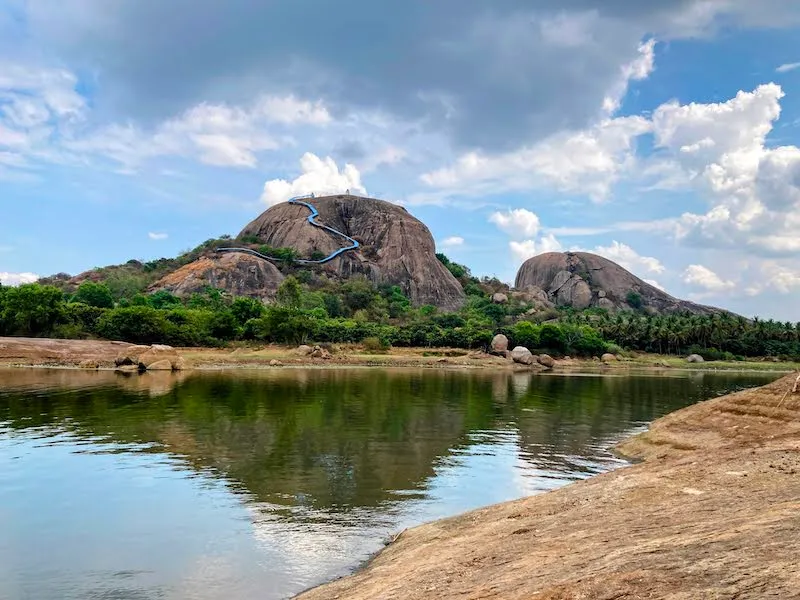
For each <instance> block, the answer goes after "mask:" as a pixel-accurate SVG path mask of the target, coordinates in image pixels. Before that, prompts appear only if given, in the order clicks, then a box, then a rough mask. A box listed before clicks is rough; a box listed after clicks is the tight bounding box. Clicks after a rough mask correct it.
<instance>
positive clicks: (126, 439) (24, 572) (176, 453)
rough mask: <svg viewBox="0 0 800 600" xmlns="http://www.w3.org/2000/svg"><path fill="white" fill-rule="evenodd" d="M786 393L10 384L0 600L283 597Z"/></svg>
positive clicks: (105, 376) (513, 382)
mask: <svg viewBox="0 0 800 600" xmlns="http://www.w3.org/2000/svg"><path fill="white" fill-rule="evenodd" d="M775 377H776V376H773V375H759V374H752V375H733V374H727V375H726V374H710V373H692V374H681V375H675V376H670V377H665V376H622V377H601V376H535V375H527V374H507V373H501V374H486V373H462V372H451V371H444V372H435V371H425V372H419V371H401V370H398V371H378V370H358V369H350V370H288V369H287V370H269V371H262V372H242V371H237V372H232V373H230V372H229V373H204V374H192V375H186V374H181V375H172V374H148V375H143V376H132V377H126V376H121V375H116V374H114V373H94V372H92V373H88V372H86V373H84V372H74V371H33V370H25V371H23V370H15V371H2V370H0V598H3V599H12V600H16V599H26V600H28V599H30V600H39V599H42V600H51V599H56V598H58V599H63V600H72V599H76V600H77V599H80V600H84V599H98V600H99V599H103V600H111V599H114V600H116V599H131V600H145V599H156V598H157V599H175V600H177V599H180V600H186V599H202V600H217V599H226V600H227V599H237V600H249V599H259V600H270V599H274V598H285V597H287V596H289V595H291V594H293V593H295V592H298V591H301V590H302V589H304V588H306V587H308V586H311V585H313V584H316V583H320V582H322V581H325V580H327V579H330V578H332V577H334V576H337V575H341V574H345V573H347V572H348V571H349V570H351V569H352V568H354V567H356V566H358V565H359V563H361V562H362V561H363V560H365V559H366V558H368V557H369V555H370V554H371V553H373V552H374V551H376V550H378V549H379V548H380V547H381V545H382V544H383V542H384V541H385V540H386V538H387V537H388V536H389V535H391V534H392V533H395V532H397V531H399V530H401V529H403V528H404V527H407V526H410V525H414V524H418V523H421V522H424V521H429V520H432V519H436V518H439V517H443V516H448V515H452V514H456V513H459V512H463V511H465V510H468V509H472V508H476V507H479V506H484V505H487V504H492V503H495V502H500V501H503V500H509V499H512V498H518V497H520V496H524V495H528V494H533V493H537V492H541V491H544V490H549V489H553V488H555V487H558V486H561V485H564V484H566V483H568V482H570V481H574V480H577V479H582V478H585V477H589V476H591V475H593V474H595V473H600V472H603V471H607V470H609V469H612V468H614V467H616V466H618V465H620V464H621V461H620V460H618V459H616V458H614V457H613V456H612V455H611V454H610V453H609V451H608V447H609V446H610V445H612V444H613V443H614V442H615V441H616V440H619V439H620V438H622V437H625V436H627V435H628V434H630V433H631V432H633V431H637V430H640V429H642V428H644V427H645V426H646V424H647V423H648V422H649V421H651V420H652V419H654V418H656V417H659V416H661V415H663V414H665V413H667V412H670V411H672V410H675V409H677V408H680V407H683V406H686V405H688V404H691V403H693V402H696V401H698V400H702V399H706V398H710V397H713V396H716V395H720V394H723V393H726V392H728V391H731V390H735V389H741V388H744V387H749V386H754V385H761V384H764V383H766V382H768V381H771V380H772V379H775Z"/></svg>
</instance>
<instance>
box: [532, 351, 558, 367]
mask: <svg viewBox="0 0 800 600" xmlns="http://www.w3.org/2000/svg"><path fill="white" fill-rule="evenodd" d="M536 362H538V363H539V364H540V365H542V366H543V367H547V368H548V369H552V368H553V367H554V366H556V361H555V360H553V357H552V356H550V355H549V354H540V355H539V356H537V357H536Z"/></svg>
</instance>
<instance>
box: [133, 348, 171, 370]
mask: <svg viewBox="0 0 800 600" xmlns="http://www.w3.org/2000/svg"><path fill="white" fill-rule="evenodd" d="M179 358H180V357H179V356H178V352H177V351H176V350H175V348H173V347H172V346H165V345H163V344H153V345H152V346H150V347H149V348H148V349H147V350H146V351H145V352H143V353H142V354H140V355H139V368H140V369H146V370H152V366H153V364H155V363H159V362H162V361H167V362H169V365H170V366H169V368H170V370H172V368H173V365H174V364H176V363H177V362H178V359H179Z"/></svg>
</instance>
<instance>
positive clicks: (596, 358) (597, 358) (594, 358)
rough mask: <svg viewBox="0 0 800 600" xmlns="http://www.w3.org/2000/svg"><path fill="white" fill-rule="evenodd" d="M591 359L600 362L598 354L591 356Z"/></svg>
mask: <svg viewBox="0 0 800 600" xmlns="http://www.w3.org/2000/svg"><path fill="white" fill-rule="evenodd" d="M592 360H593V361H594V362H600V357H599V356H593V357H592Z"/></svg>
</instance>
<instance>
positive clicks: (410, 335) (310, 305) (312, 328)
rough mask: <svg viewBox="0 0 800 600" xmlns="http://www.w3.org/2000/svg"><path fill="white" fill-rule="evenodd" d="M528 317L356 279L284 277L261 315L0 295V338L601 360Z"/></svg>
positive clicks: (164, 297) (515, 310) (480, 301)
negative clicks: (517, 352) (514, 350)
mask: <svg viewBox="0 0 800 600" xmlns="http://www.w3.org/2000/svg"><path fill="white" fill-rule="evenodd" d="M464 276H465V277H469V275H468V274H467V273H465V274H464ZM471 283H474V282H471ZM528 308H529V307H528V305H526V304H524V303H520V302H517V301H514V300H511V301H509V303H508V304H506V305H499V304H495V303H492V302H491V300H490V299H489V297H488V294H486V293H483V292H480V293H477V292H475V293H473V294H471V295H469V296H468V301H467V303H466V305H465V306H464V308H463V309H461V310H460V311H458V312H442V311H439V310H437V309H436V307H433V306H422V307H417V308H414V307H412V306H411V302H410V300H409V299H408V297H406V296H405V294H403V292H402V290H401V289H400V288H399V287H397V286H384V287H374V286H373V285H371V284H370V283H369V282H368V281H366V280H364V279H351V280H349V281H347V282H345V283H341V284H340V283H333V282H328V283H327V284H325V285H324V287H322V288H321V289H312V286H309V285H308V284H303V283H301V281H300V280H299V279H298V278H297V277H294V276H289V277H287V278H286V279H285V280H284V281H283V283H282V284H281V286H280V288H279V289H278V292H277V297H276V301H275V302H274V303H272V304H269V305H265V304H263V303H262V302H260V301H259V300H256V299H253V298H246V297H237V298H231V297H228V296H226V295H225V294H223V293H222V292H221V291H219V290H214V289H208V290H206V291H205V292H204V293H202V294H195V295H194V296H192V297H191V298H188V299H180V298H178V297H176V296H174V295H172V294H170V293H169V292H165V291H158V292H155V293H152V294H141V293H139V294H135V295H134V296H132V297H130V298H121V299H116V298H115V297H114V294H113V293H112V291H111V290H110V289H109V287H108V286H107V285H106V284H104V283H94V282H84V283H82V284H81V285H80V287H78V289H77V290H76V291H75V293H73V294H69V293H64V292H63V291H62V290H59V289H58V288H56V287H53V286H47V285H40V284H28V285H22V286H19V287H13V288H0V334H2V335H20V336H32V337H58V338H92V337H99V338H105V339H115V340H124V341H129V342H134V343H155V342H161V343H166V344H171V345H176V346H208V345H220V344H223V343H225V342H228V341H232V340H254V341H261V342H276V343H287V344H299V343H305V342H317V343H347V342H364V341H368V342H369V345H370V347H372V348H374V349H386V348H388V347H390V346H418V347H453V348H464V349H472V348H475V349H477V348H487V347H488V346H489V344H490V343H491V340H492V337H493V336H494V335H495V333H497V332H498V331H501V332H503V333H505V334H506V335H507V336H508V337H509V338H510V340H511V341H512V343H513V344H519V345H525V346H526V347H528V348H530V349H532V350H535V349H536V350H541V351H548V352H552V353H554V354H564V353H571V354H575V355H593V354H599V353H602V352H604V351H605V350H606V348H607V344H606V342H605V341H604V340H603V339H602V338H601V336H600V334H599V332H598V331H597V330H596V329H594V328H592V327H591V326H588V325H585V324H568V323H546V324H539V323H536V322H534V321H531V320H520V321H518V322H515V321H517V320H518V319H520V318H521V317H522V316H523V314H524V313H525V311H526V310H527V309H528ZM543 317H544V315H542V318H543Z"/></svg>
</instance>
